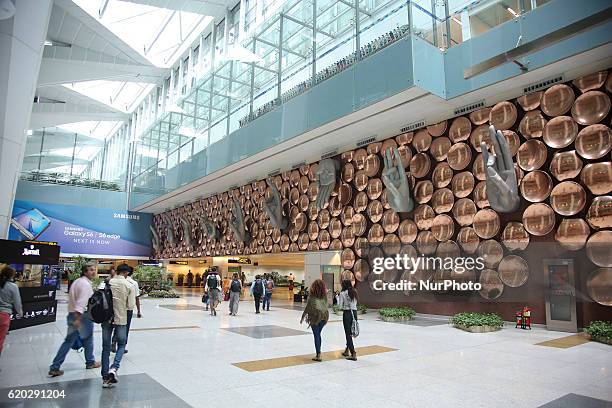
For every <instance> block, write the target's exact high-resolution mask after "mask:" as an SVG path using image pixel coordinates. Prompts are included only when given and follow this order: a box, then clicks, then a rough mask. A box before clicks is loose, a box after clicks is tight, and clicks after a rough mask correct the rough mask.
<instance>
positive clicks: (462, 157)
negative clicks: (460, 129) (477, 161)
mask: <svg viewBox="0 0 612 408" xmlns="http://www.w3.org/2000/svg"><path fill="white" fill-rule="evenodd" d="M471 160H472V150H471V149H470V147H469V146H468V145H466V144H465V143H463V142H459V143H455V144H454V145H452V146H451V148H450V149H449V151H448V157H447V161H448V164H449V166H450V167H451V169H453V170H463V169H465V168H466V167H467V166H468V165H469V164H470V161H471Z"/></svg>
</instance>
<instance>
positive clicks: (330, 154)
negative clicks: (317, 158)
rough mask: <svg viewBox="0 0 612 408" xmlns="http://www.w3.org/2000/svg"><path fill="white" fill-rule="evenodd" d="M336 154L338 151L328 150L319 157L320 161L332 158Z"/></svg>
mask: <svg viewBox="0 0 612 408" xmlns="http://www.w3.org/2000/svg"><path fill="white" fill-rule="evenodd" d="M337 154H338V149H334V150H330V151H329V152H327V153H325V154H322V155H321V160H325V159H329V158H330V157H334V156H336V155H337Z"/></svg>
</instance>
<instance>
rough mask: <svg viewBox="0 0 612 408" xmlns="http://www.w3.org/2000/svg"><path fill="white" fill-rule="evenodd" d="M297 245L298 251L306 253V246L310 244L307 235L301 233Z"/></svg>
mask: <svg viewBox="0 0 612 408" xmlns="http://www.w3.org/2000/svg"><path fill="white" fill-rule="evenodd" d="M297 243H298V248H299V249H300V251H306V250H307V249H308V244H309V243H310V240H309V239H308V234H307V233H305V232H303V233H301V234H300V237H299V238H298V242H297Z"/></svg>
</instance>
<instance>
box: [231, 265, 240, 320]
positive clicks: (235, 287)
mask: <svg viewBox="0 0 612 408" xmlns="http://www.w3.org/2000/svg"><path fill="white" fill-rule="evenodd" d="M229 292H230V299H229V310H230V316H236V314H237V313H238V303H239V302H240V293H241V292H242V284H241V283H240V280H239V279H238V274H237V273H234V275H233V276H232V283H230V288H229Z"/></svg>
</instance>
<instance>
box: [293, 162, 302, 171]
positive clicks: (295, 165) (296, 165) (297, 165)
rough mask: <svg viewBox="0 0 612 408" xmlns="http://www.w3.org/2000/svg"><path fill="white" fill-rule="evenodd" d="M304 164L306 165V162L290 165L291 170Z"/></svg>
mask: <svg viewBox="0 0 612 408" xmlns="http://www.w3.org/2000/svg"><path fill="white" fill-rule="evenodd" d="M305 165H306V162H299V163H297V164H294V165H293V166H291V170H295V169H299V168H300V167H302V166H305Z"/></svg>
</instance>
